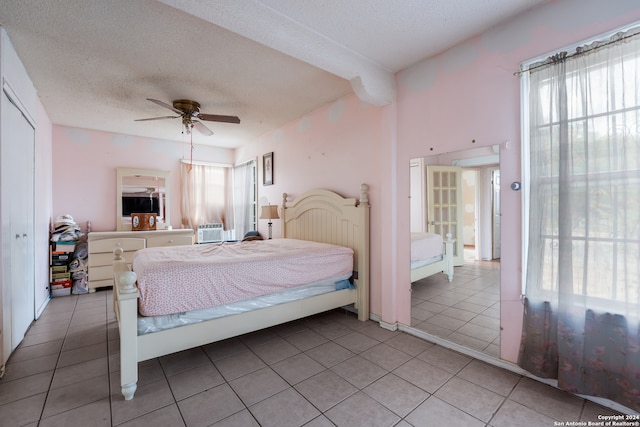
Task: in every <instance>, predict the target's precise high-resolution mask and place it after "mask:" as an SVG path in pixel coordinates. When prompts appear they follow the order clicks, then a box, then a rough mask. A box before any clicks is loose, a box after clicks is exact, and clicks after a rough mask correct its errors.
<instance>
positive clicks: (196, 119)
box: [136, 98, 240, 136]
mask: <svg viewBox="0 0 640 427" xmlns="http://www.w3.org/2000/svg"><path fill="white" fill-rule="evenodd" d="M147 100H148V101H151V102H153V103H155V104H158V105H159V106H161V107H164V108H168V109H169V110H171V111H173V112H174V113H176V114H178V115H177V116H162V117H152V118H149V119H137V120H136V121H137V122H143V121H147V120H160V119H179V118H181V119H182V125H183V126H184V130H185V132H186V133H187V134H189V133H191V129H193V128H196V129H197V130H198V131H199V132H200V133H202V134H203V135H207V136H210V135H213V132H212V131H211V129H209V128H208V127H206V126H205V125H204V124H203V123H202V122H201V121H200V120H204V121H208V122H222V123H236V124H237V123H240V119H239V118H238V117H237V116H222V115H219V114H204V113H201V112H200V104H199V103H197V102H196V101H191V100H189V99H176V100H175V101H173V105H169V104H167V103H166V102H162V101H158V100H157V99H151V98H147Z"/></svg>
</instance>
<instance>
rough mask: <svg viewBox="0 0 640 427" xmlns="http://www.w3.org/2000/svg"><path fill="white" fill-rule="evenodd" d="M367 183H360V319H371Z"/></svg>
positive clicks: (358, 305) (358, 307) (358, 301)
mask: <svg viewBox="0 0 640 427" xmlns="http://www.w3.org/2000/svg"><path fill="white" fill-rule="evenodd" d="M368 190H369V186H368V185H367V184H361V185H360V203H359V204H358V216H359V217H360V218H358V224H360V227H362V228H361V229H359V230H358V239H359V242H358V248H359V250H358V285H359V286H358V289H356V290H357V292H358V300H357V307H356V308H357V309H358V319H359V320H362V321H365V320H369V284H370V283H369V233H368V230H369V214H370V209H369V196H368V194H367V191H368Z"/></svg>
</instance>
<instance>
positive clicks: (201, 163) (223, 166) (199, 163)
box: [180, 159, 233, 168]
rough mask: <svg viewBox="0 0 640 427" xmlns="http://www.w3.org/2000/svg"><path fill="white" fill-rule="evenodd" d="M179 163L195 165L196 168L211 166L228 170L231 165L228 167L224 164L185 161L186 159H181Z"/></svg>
mask: <svg viewBox="0 0 640 427" xmlns="http://www.w3.org/2000/svg"><path fill="white" fill-rule="evenodd" d="M180 162H181V163H186V164H188V165H196V166H213V167H217V168H230V167H232V166H233V165H228V164H226V163H211V162H199V161H195V160H194V161H191V160H186V159H182V160H180Z"/></svg>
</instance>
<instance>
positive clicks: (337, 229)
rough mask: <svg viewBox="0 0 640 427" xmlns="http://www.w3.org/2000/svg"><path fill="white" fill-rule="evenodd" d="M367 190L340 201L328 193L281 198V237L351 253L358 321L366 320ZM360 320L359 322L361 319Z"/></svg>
mask: <svg viewBox="0 0 640 427" xmlns="http://www.w3.org/2000/svg"><path fill="white" fill-rule="evenodd" d="M368 189H369V186H368V185H367V184H362V185H361V186H360V197H359V199H356V198H344V197H342V196H340V195H339V194H337V193H334V192H333V191H329V190H322V189H317V190H311V191H308V192H306V193H304V194H302V195H300V196H299V197H298V198H296V199H295V200H293V201H291V202H289V201H287V198H288V195H287V193H284V194H283V195H282V230H283V236H284V237H286V238H291V239H302V240H312V241H315V242H322V243H331V244H334V245H340V246H346V247H348V248H351V249H353V251H354V267H353V269H354V272H355V273H354V280H355V283H356V289H357V292H358V301H357V303H356V308H357V309H358V317H361V316H366V318H367V319H368V317H369V198H368V195H367V191H368ZM361 320H362V319H361Z"/></svg>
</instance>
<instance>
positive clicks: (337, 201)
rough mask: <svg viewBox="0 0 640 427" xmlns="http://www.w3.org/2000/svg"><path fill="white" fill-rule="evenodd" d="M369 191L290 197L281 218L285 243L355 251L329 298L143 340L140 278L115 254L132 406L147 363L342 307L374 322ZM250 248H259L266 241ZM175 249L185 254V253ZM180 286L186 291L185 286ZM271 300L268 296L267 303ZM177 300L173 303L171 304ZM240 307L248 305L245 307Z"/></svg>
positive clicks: (126, 392)
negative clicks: (352, 195) (140, 367)
mask: <svg viewBox="0 0 640 427" xmlns="http://www.w3.org/2000/svg"><path fill="white" fill-rule="evenodd" d="M367 190H368V186H367V185H366V184H362V185H361V188H360V196H359V198H358V199H356V198H344V197H342V196H340V195H338V194H336V193H334V192H331V191H328V190H323V189H318V190H312V191H309V192H306V193H304V194H302V195H300V196H299V197H298V198H297V199H296V200H294V201H288V196H287V194H286V193H285V194H283V201H282V212H281V217H282V233H283V237H284V238H285V239H284V240H289V239H293V240H296V241H298V240H299V241H310V242H318V243H323V244H330V245H336V246H340V247H342V248H348V250H349V251H350V254H351V261H352V269H351V272H350V274H348V276H350V277H348V278H345V277H337V278H332V279H331V282H332V285H333V284H335V283H337V282H340V283H341V284H343V285H344V286H338V287H336V288H334V289H332V290H331V291H327V292H322V293H315V294H314V293H312V294H311V295H306V294H305V296H304V297H303V298H292V299H289V300H285V301H284V302H283V301H280V300H278V303H276V304H270V303H264V304H263V303H260V304H258V305H255V304H253V303H251V304H249V305H250V306H252V307H251V308H249V309H243V310H240V311H234V312H233V314H230V315H229V314H228V313H227V314H224V315H218V316H215V317H213V318H210V317H207V318H206V319H197V321H195V322H193V323H187V324H183V325H182V326H179V327H166V328H165V327H162V328H160V329H158V330H154V331H151V333H143V331H141V330H139V318H143V317H142V316H140V315H139V307H140V306H139V300H140V297H141V292H142V291H143V289H141V288H139V287H138V285H139V283H137V279H138V278H137V275H136V273H134V272H133V271H130V268H129V266H128V264H127V261H126V260H125V259H123V258H122V250H121V249H120V248H115V249H114V254H115V260H114V263H113V266H114V281H115V286H114V293H113V295H114V310H115V312H116V318H117V320H118V328H119V332H120V383H121V390H122V394H123V396H124V398H125V400H131V399H133V396H134V394H135V391H136V388H137V381H138V363H139V362H142V361H145V360H148V359H152V358H155V357H159V356H163V355H166V354H170V353H175V352H178V351H182V350H186V349H189V348H193V347H197V346H200V345H204V344H208V343H211V342H216V341H221V340H224V339H227V338H231V337H234V336H238V335H241V334H245V333H248V332H252V331H255V330H259V329H263V328H267V327H270V326H274V325H278V324H281V323H285V322H288V321H291V320H296V319H300V318H303V317H307V316H310V315H313V314H317V313H321V312H324V311H328V310H331V309H334V308H339V307H352V309H353V310H354V311H357V314H358V319H359V320H361V321H365V320H368V319H369V201H368V196H367ZM274 240H280V239H274ZM247 243H249V244H255V243H258V244H259V243H260V242H247ZM229 245H233V243H231V244H229ZM172 250H179V247H178V248H172ZM144 251H147V249H145V250H144ZM312 282H314V283H311V284H309V285H317V284H318V283H317V282H323V283H324V282H326V281H322V280H316V278H314V279H313V280H312ZM334 282H335V283H334ZM141 283H142V279H141ZM178 284H179V285H182V284H184V280H183V281H181V283H178ZM325 284H326V283H325ZM306 285H307V284H305V286H306ZM301 287H304V286H301ZM296 289H297V288H296ZM269 296H270V295H266V296H265V297H266V298H267V299H268V298H269ZM171 298H172V297H171V296H170V297H169V299H171ZM251 301H253V300H251ZM239 304H242V301H241V302H239ZM196 311H197V310H196ZM196 317H197V316H196Z"/></svg>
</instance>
